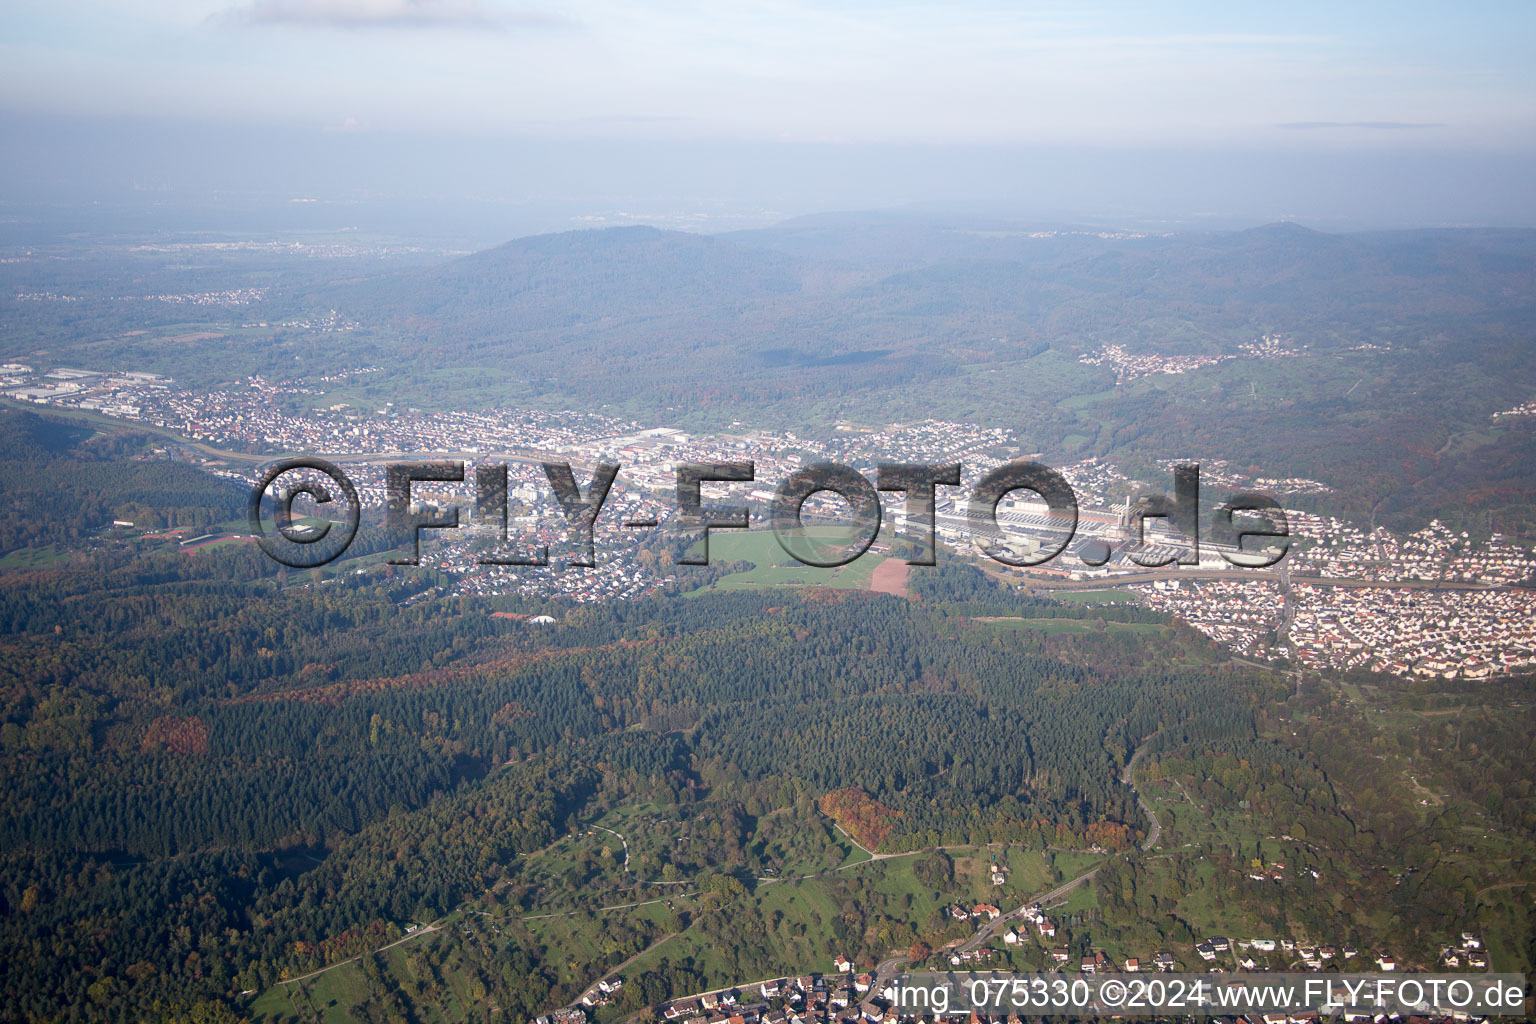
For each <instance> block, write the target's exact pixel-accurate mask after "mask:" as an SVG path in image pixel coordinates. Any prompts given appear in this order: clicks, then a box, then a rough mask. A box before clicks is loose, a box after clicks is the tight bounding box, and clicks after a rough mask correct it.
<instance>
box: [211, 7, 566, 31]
mask: <svg viewBox="0 0 1536 1024" xmlns="http://www.w3.org/2000/svg"><path fill="white" fill-rule="evenodd" d="M223 17H224V18H226V19H229V20H233V21H236V22H240V23H243V24H248V25H317V26H323V27H329V28H471V29H473V28H483V29H501V28H562V27H569V26H570V25H571V24H572V22H570V21H569V20H568V19H566V18H563V17H560V16H559V15H555V14H550V13H547V12H543V11H536V10H528V9H522V10H514V9H507V8H503V7H499V6H496V5H494V4H490V3H486V2H484V0H252V2H251V3H250V4H247V5H245V6H243V7H236V8H232V9H230V10H228V11H226V12H224V15H223Z"/></svg>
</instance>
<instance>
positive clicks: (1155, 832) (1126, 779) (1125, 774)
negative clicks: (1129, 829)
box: [1120, 743, 1163, 852]
mask: <svg viewBox="0 0 1536 1024" xmlns="http://www.w3.org/2000/svg"><path fill="white" fill-rule="evenodd" d="M1146 752H1147V745H1146V744H1145V743H1143V744H1142V745H1141V746H1139V747H1137V748H1136V753H1134V754H1132V755H1131V759H1130V760H1129V761H1127V762H1125V768H1124V769H1122V770H1121V772H1120V781H1121V782H1123V783H1125V784H1126V785H1127V786H1130V787H1131V791H1132V792H1134V793H1135V794H1136V802H1137V803H1139V804H1140V805H1141V813H1143V814H1145V815H1146V816H1147V820H1148V821H1150V822H1151V823H1152V830H1151V831H1150V832H1148V833H1147V838H1146V840H1145V841H1144V842H1143V843H1142V844H1141V848H1142V850H1143V852H1145V851H1147V850H1150V849H1152V847H1154V846H1156V845H1157V841H1158V840H1159V839H1161V838H1162V835H1163V823H1162V822H1160V821H1158V820H1157V812H1156V811H1154V810H1152V805H1151V804H1149V803H1147V798H1146V797H1144V796H1142V795H1141V790H1139V789H1137V788H1136V783H1135V782H1134V781H1132V778H1131V775H1132V773H1133V772H1134V771H1135V770H1136V762H1137V761H1140V760H1141V755H1142V754H1145V753H1146Z"/></svg>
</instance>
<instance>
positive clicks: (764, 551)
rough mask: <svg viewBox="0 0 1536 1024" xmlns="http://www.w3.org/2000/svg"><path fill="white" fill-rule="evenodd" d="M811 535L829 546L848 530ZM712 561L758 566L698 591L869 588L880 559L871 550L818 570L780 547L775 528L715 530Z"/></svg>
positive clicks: (829, 529)
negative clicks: (829, 567) (734, 530)
mask: <svg viewBox="0 0 1536 1024" xmlns="http://www.w3.org/2000/svg"><path fill="white" fill-rule="evenodd" d="M806 534H807V536H808V537H810V538H811V539H812V540H815V541H818V542H825V543H826V544H827V545H828V546H829V547H830V546H832V545H837V544H841V543H843V542H844V541H846V539H847V537H848V532H847V531H845V530H843V529H841V528H839V527H819V526H818V527H811V528H810V529H808V530H807V531H806ZM709 560H710V561H711V562H713V563H721V562H738V561H739V562H751V563H753V565H754V568H752V569H749V570H746V571H744V572H734V573H731V574H730V575H727V576H723V577H721V578H720V579H718V580H716V581H715V582H714V583H713V584H711V585H710V586H709V587H705V588H702V589H701V590H698V591H695V593H703V592H704V591H707V590H737V589H741V588H758V587H794V586H809V587H834V588H836V589H838V590H868V589H869V580H870V577H871V576H872V575H873V574H874V571H875V566H876V565H878V564H879V562H880V558H879V557H878V556H876V555H874V554H871V553H867V552H866V553H865V554H864V555H863V556H861V557H859V558H856V559H854V560H853V561H852V562H850V563H849V564H847V565H843V566H838V567H837V568H835V569H818V568H816V567H815V566H810V565H804V564H802V563H801V562H798V561H796V560H795V559H794V558H793V557H792V556H791V555H789V554H788V553H786V552H785V551H784V549H783V548H782V547H780V546H779V542H778V539H777V538H776V537H775V536H774V535H773V532H772V531H771V530H747V531H736V532H720V533H713V534H711V535H710V539H709Z"/></svg>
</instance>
